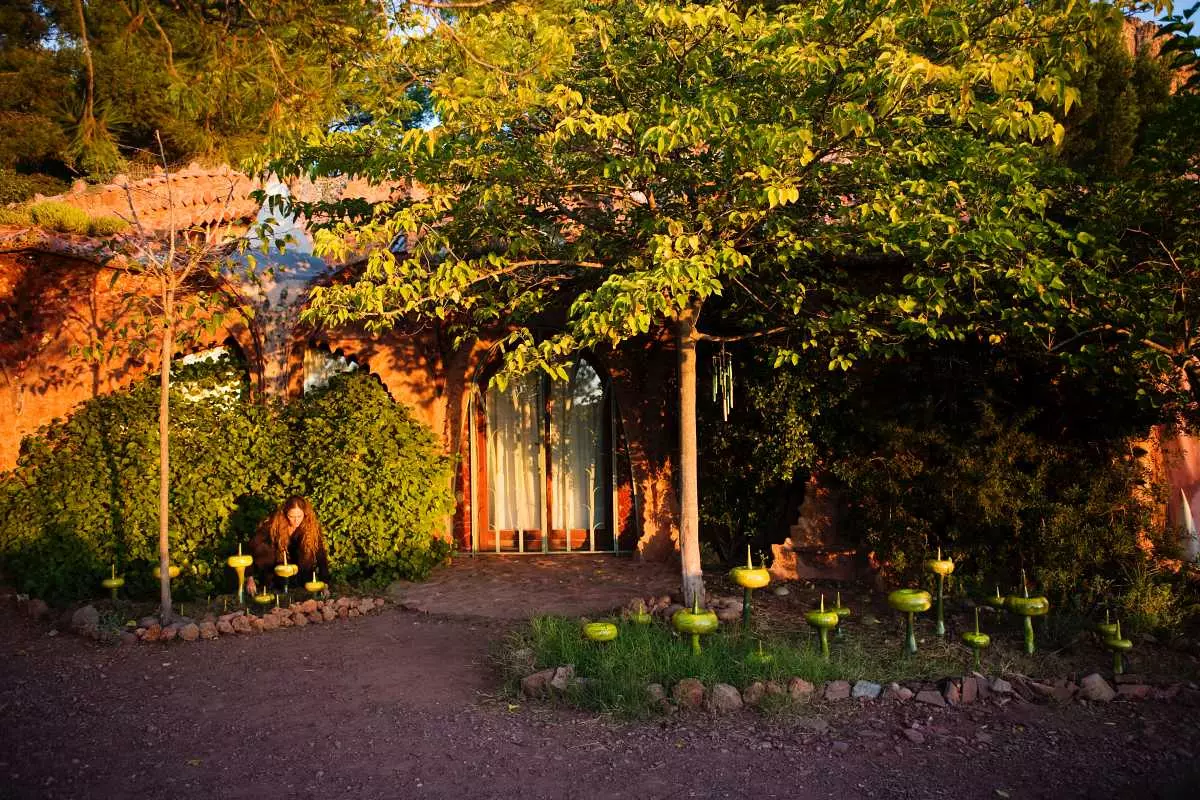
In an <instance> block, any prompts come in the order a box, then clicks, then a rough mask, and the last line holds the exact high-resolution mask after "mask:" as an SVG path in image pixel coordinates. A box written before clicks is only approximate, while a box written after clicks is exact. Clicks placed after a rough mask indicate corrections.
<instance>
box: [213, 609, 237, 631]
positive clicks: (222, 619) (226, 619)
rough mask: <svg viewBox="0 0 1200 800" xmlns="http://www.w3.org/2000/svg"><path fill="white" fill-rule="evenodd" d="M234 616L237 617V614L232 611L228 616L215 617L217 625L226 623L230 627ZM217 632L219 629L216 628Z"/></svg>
mask: <svg viewBox="0 0 1200 800" xmlns="http://www.w3.org/2000/svg"><path fill="white" fill-rule="evenodd" d="M236 616H237V614H236V613H234V612H232V611H231V612H229V613H228V614H222V615H221V616H219V617H217V625H220V624H221V623H222V622H228V623H230V625H232V624H233V618H234V617H236ZM218 630H220V628H218Z"/></svg>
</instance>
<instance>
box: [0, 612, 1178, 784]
mask: <svg viewBox="0 0 1200 800" xmlns="http://www.w3.org/2000/svg"><path fill="white" fill-rule="evenodd" d="M502 632H503V628H502V627H501V626H500V624H498V623H496V622H494V621H484V620H477V619H476V620H472V619H469V618H449V617H434V616H429V615H423V614H416V613H412V612H404V611H399V610H396V609H392V608H389V609H387V610H385V611H384V612H383V613H381V614H378V615H374V616H370V617H363V618H359V619H354V620H349V621H342V622H339V623H337V624H331V625H324V626H319V627H317V626H310V627H308V628H305V629H303V630H287V631H280V632H277V633H272V634H268V635H262V636H256V637H247V638H243V637H223V638H222V639H221V640H219V641H216V642H198V643H194V644H190V645H184V644H177V645H164V646H158V645H138V646H123V647H100V646H96V645H93V644H92V643H90V642H87V641H84V640H81V639H77V638H74V637H70V636H65V635H60V636H49V635H48V633H47V629H46V628H45V627H43V626H39V625H35V624H33V623H30V622H28V621H26V620H24V619H22V618H20V617H18V616H17V615H16V613H15V611H14V610H13V608H12V607H11V606H9V607H6V608H4V609H2V610H0V798H123V797H135V796H136V797H138V798H159V797H162V798H179V799H180V800H189V799H190V798H214V797H221V798H252V799H253V800H269V799H270V798H278V797H287V798H309V797H312V798H318V797H319V798H325V799H330V798H342V797H345V798H355V799H356V800H368V799H370V798H423V797H429V798H608V797H612V798H740V797H751V796H753V797H755V798H776V797H778V798H991V797H1009V798H1042V797H1044V798H1071V797H1095V798H1111V797H1137V798H1139V800H1148V799H1149V798H1152V797H1178V798H1193V797H1198V796H1200V759H1198V755H1200V708H1196V707H1194V706H1193V705H1191V704H1189V703H1186V702H1184V701H1183V700H1177V701H1174V702H1169V703H1158V702H1155V703H1144V704H1130V703H1114V704H1111V705H1108V706H1084V705H1081V704H1072V705H1070V706H1067V707H1050V706H1039V705H1028V704H1023V703H1017V702H1010V703H1008V704H1007V705H1005V706H1003V707H995V706H988V707H972V708H970V709H957V710H942V709H931V708H928V707H921V706H917V705H915V704H913V703H909V704H906V705H903V706H899V705H891V704H882V703H876V704H874V705H871V706H868V707H864V708H860V707H858V706H854V705H851V704H849V703H846V704H839V705H836V706H829V705H826V706H823V707H821V706H813V707H810V708H808V709H806V710H805V711H804V712H803V714H794V715H793V714H788V715H776V716H769V717H763V716H759V715H756V714H751V713H745V714H739V715H736V716H735V717H730V718H726V719H713V718H710V717H707V716H694V717H675V718H671V719H667V720H665V721H662V722H653V723H638V724H632V723H622V722H617V721H613V720H607V719H596V718H594V717H589V716H584V715H580V714H577V713H574V712H570V711H568V710H565V709H556V708H552V707H548V706H545V705H542V704H535V703H528V702H525V701H519V702H517V701H514V699H513V698H506V697H501V696H497V695H495V692H496V691H497V690H496V680H495V677H494V675H493V673H492V672H491V671H490V669H489V667H488V665H487V650H488V647H489V644H490V642H491V641H493V640H494V639H495V638H496V637H497V636H499V635H500V634H501V633H502ZM914 724H915V725H917V726H918V727H916V728H913V725H914ZM906 730H908V731H910V733H907V734H906V733H905V731H906ZM918 734H919V735H918ZM914 740H915V741H914Z"/></svg>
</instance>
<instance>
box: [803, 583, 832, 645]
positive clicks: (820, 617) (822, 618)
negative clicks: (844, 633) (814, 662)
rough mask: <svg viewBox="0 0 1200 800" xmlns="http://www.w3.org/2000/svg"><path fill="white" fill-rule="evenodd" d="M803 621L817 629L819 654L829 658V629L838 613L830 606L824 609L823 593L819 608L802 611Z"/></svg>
mask: <svg viewBox="0 0 1200 800" xmlns="http://www.w3.org/2000/svg"><path fill="white" fill-rule="evenodd" d="M804 621H805V622H807V623H808V624H809V625H811V626H813V627H814V628H816V629H817V632H818V633H819V634H820V637H821V655H822V656H824V657H825V660H826V661H828V660H829V629H830V628H836V627H837V624H838V613H837V611H834V610H833V609H832V608H831V609H829V610H828V611H826V610H825V595H821V608H820V609H813V610H812V611H806V612H804Z"/></svg>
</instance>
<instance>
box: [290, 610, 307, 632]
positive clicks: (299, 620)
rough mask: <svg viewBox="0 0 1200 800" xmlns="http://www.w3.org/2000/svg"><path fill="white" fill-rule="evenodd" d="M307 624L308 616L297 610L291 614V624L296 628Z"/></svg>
mask: <svg viewBox="0 0 1200 800" xmlns="http://www.w3.org/2000/svg"><path fill="white" fill-rule="evenodd" d="M307 624H308V617H306V616H305V615H304V614H302V613H300V612H299V611H297V612H296V613H295V614H292V625H294V626H295V627H297V628H303V627H304V626H305V625H307Z"/></svg>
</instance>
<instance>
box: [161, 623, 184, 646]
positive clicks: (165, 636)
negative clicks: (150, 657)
mask: <svg viewBox="0 0 1200 800" xmlns="http://www.w3.org/2000/svg"><path fill="white" fill-rule="evenodd" d="M178 635H179V626H178V625H168V626H167V627H165V628H163V629H162V634H160V635H159V637H158V640H159V641H160V642H169V641H172V640H173V639H174V638H175V637H176V636H178Z"/></svg>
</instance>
